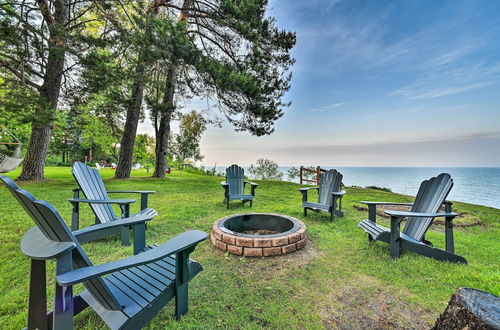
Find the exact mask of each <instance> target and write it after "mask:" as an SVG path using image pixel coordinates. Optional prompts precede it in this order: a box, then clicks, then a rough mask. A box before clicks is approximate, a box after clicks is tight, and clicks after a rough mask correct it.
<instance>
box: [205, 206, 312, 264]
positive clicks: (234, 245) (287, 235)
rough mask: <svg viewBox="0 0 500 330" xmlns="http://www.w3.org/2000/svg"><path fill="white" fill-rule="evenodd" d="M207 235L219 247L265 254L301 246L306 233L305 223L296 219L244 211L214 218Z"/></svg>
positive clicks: (226, 249) (233, 251) (272, 254)
mask: <svg viewBox="0 0 500 330" xmlns="http://www.w3.org/2000/svg"><path fill="white" fill-rule="evenodd" d="M210 238H211V240H212V243H213V244H214V245H215V246H216V247H217V248H219V249H220V250H222V251H227V252H230V253H232V254H236V255H244V256H247V257H262V256H264V257H267V256H277V255H280V254H286V253H290V252H293V251H295V250H298V249H301V248H302V247H304V245H305V244H306V238H307V235H306V226H305V225H304V223H303V222H302V221H300V220H299V219H296V218H293V217H289V216H286V215H281V214H272V213H244V214H235V215H230V216H228V217H225V218H221V219H219V220H217V221H215V222H214V224H213V228H212V233H211V235H210Z"/></svg>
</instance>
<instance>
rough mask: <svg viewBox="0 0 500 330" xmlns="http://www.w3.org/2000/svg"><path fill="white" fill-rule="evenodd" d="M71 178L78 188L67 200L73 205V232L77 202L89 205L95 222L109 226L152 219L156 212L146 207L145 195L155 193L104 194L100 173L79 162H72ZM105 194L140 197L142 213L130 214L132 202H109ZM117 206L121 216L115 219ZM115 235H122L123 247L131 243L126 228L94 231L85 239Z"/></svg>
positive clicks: (78, 205)
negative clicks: (137, 195)
mask: <svg viewBox="0 0 500 330" xmlns="http://www.w3.org/2000/svg"><path fill="white" fill-rule="evenodd" d="M72 174H73V177H74V178H75V180H76V182H77V183H78V186H79V187H78V188H75V189H73V192H74V196H73V198H72V199H70V200H69V201H70V202H71V204H73V216H72V219H71V230H73V231H76V230H78V229H79V226H80V224H79V223H80V203H88V204H89V205H90V207H91V209H92V211H93V212H94V214H95V218H96V220H95V221H96V223H110V222H113V221H124V219H129V218H134V217H137V216H149V217H150V218H151V219H152V218H153V217H155V216H157V215H158V213H157V212H156V211H155V210H154V209H152V208H149V207H148V196H149V195H150V194H154V193H155V192H154V191H144V190H123V191H107V190H106V187H105V186H104V182H103V181H102V178H101V175H100V174H99V171H98V170H96V169H95V168H92V167H90V166H87V165H85V164H83V163H82V162H75V163H74V164H73V169H72ZM80 191H82V192H83V194H84V195H85V199H81V198H80V195H79V194H80ZM108 193H127V194H130V193H136V194H140V195H141V210H140V211H139V212H137V213H135V214H132V215H131V214H130V204H132V203H134V202H135V199H110V198H109V196H108ZM113 204H117V205H119V207H120V209H121V212H122V214H121V217H118V216H116V214H115V212H114V210H113V207H112V205H113ZM117 232H120V233H121V239H122V243H123V245H129V244H130V230H129V227H128V226H122V227H114V228H113V229H112V230H111V229H110V230H108V231H99V232H95V233H94V234H93V235H90V236H88V237H87V239H88V240H94V239H98V238H102V237H106V236H109V235H113V234H115V233H117ZM80 242H82V241H80Z"/></svg>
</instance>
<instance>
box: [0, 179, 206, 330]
mask: <svg viewBox="0 0 500 330" xmlns="http://www.w3.org/2000/svg"><path fill="white" fill-rule="evenodd" d="M0 179H1V181H3V183H4V184H5V185H6V186H7V187H8V188H9V190H11V192H12V193H13V195H14V196H15V197H16V199H17V200H18V201H19V202H20V204H21V205H22V206H23V207H24V209H25V210H26V211H27V212H28V214H29V215H30V216H31V218H32V219H33V220H34V222H35V224H36V226H35V227H33V228H31V229H30V230H29V231H28V232H27V233H26V234H25V235H24V237H23V239H22V241H21V250H22V252H23V253H24V254H25V255H26V256H28V257H30V258H31V272H30V291H29V309H28V329H48V328H52V329H61V330H62V329H64V330H66V329H72V328H73V317H74V316H75V315H77V314H79V313H80V312H81V311H83V310H84V309H85V308H86V307H88V306H90V307H91V308H92V309H93V310H94V311H95V312H96V313H97V314H98V315H99V317H100V318H101V319H102V320H103V321H104V322H105V323H106V324H107V325H108V326H109V327H110V328H111V329H140V328H142V327H143V326H145V325H146V324H147V323H148V322H149V321H150V320H151V319H152V318H153V317H154V316H155V315H156V314H158V313H159V312H160V310H161V309H162V308H163V306H165V305H166V304H167V303H168V302H169V301H170V300H171V299H172V298H174V297H175V307H176V312H175V313H176V316H177V318H178V319H179V318H180V317H181V316H182V315H184V314H185V313H187V309H188V282H189V281H190V280H191V279H192V278H193V277H194V276H196V274H198V273H199V272H200V271H201V270H202V268H201V266H200V264H199V263H197V262H195V261H193V260H190V259H189V254H190V253H191V252H193V250H194V249H195V247H196V245H197V244H198V243H199V242H201V241H203V240H205V239H206V238H207V235H206V234H205V233H204V232H201V231H198V230H191V231H187V232H185V233H183V234H180V235H178V236H176V237H174V238H172V239H170V240H169V241H167V242H166V243H164V244H162V245H160V246H156V245H150V246H148V247H143V249H142V250H141V253H139V254H137V255H134V256H132V257H129V258H125V259H122V260H118V261H114V262H110V263H106V264H101V265H93V264H92V262H91V261H90V259H89V258H88V257H87V255H86V254H85V252H84V250H83V249H82V247H81V246H80V243H79V241H78V239H77V238H76V237H75V235H74V234H73V233H72V232H71V230H70V229H69V228H68V227H67V225H66V223H65V222H64V220H63V219H62V218H61V216H60V215H59V213H58V212H57V210H56V209H55V208H54V207H53V206H52V205H51V204H49V203H47V202H46V201H43V200H37V199H35V197H33V195H31V194H30V193H29V192H27V191H26V190H23V189H19V187H17V188H16V186H14V185H12V183H13V182H12V180H10V179H9V178H7V177H6V176H0ZM145 221H146V220H145V218H143V219H142V220H141V219H139V218H135V220H133V221H132V220H127V221H126V222H127V225H130V226H132V227H134V235H135V233H136V229H137V228H142V231H143V230H144V227H145ZM106 225H108V226H120V225H118V224H116V222H115V223H109V224H106ZM92 227H93V226H92ZM138 232H140V231H138ZM137 240H138V241H141V236H140V235H139V236H138V237H137ZM134 243H135V239H134ZM142 243H144V242H142ZM51 259H55V261H56V274H55V285H56V288H55V300H54V310H53V311H51V312H49V313H47V293H46V260H51ZM79 283H81V284H83V286H84V287H85V290H84V291H83V292H81V293H80V294H78V295H75V294H73V286H74V285H76V284H79Z"/></svg>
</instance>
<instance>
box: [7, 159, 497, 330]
mask: <svg viewBox="0 0 500 330" xmlns="http://www.w3.org/2000/svg"><path fill="white" fill-rule="evenodd" d="M101 173H102V175H103V176H104V177H105V184H106V186H107V187H108V189H110V190H120V189H141V190H156V191H157V192H158V193H157V194H156V195H153V196H151V199H150V205H151V206H152V207H154V208H155V209H156V210H157V211H158V213H159V214H160V215H159V216H158V217H157V218H156V219H154V220H153V221H152V222H151V223H150V224H149V226H148V232H147V241H148V243H162V242H164V241H166V240H168V239H169V238H171V237H173V236H175V235H176V234H179V233H181V232H183V231H185V230H188V229H200V230H203V231H205V232H208V231H209V230H210V228H211V225H212V223H213V222H214V221H215V220H216V219H218V218H220V217H223V216H226V215H229V214H233V213H240V212H246V211H250V209H249V207H248V204H245V205H244V206H243V205H242V204H241V203H238V202H232V204H231V208H230V209H229V210H226V207H225V205H224V204H223V203H222V199H223V191H222V189H221V187H220V186H219V182H220V181H221V178H218V177H211V176H203V175H197V174H191V173H187V172H179V171H174V172H173V174H172V175H169V176H168V177H167V179H165V180H157V179H151V178H146V176H147V174H146V173H145V171H142V170H141V171H133V178H132V179H130V180H124V181H117V180H113V179H112V176H113V172H112V171H111V170H107V169H105V170H102V172H101ZM17 174H18V173H17V172H14V173H10V176H11V177H16V176H17ZM46 177H47V178H48V181H46V182H42V183H21V186H22V187H23V188H24V189H27V190H28V191H30V192H31V193H33V194H34V195H35V196H36V197H37V198H39V199H45V200H47V201H49V202H50V203H52V204H53V205H54V206H55V207H56V208H57V209H58V210H59V212H60V213H61V214H62V216H63V218H64V219H65V220H66V221H67V223H68V224H69V221H70V219H71V207H70V204H69V203H68V202H67V199H68V198H71V194H72V192H71V189H72V188H74V186H75V182H74V180H73V178H72V177H71V174H70V168H55V167H49V168H47V169H46ZM259 183H260V186H259V188H258V189H257V191H256V199H255V202H254V207H253V209H252V211H255V212H276V213H283V214H287V215H290V216H294V217H297V218H299V219H301V220H303V221H304V222H305V223H306V225H307V228H308V234H309V237H310V242H309V243H308V245H307V246H306V248H304V249H303V250H301V251H298V252H296V253H294V254H291V255H288V256H281V257H275V258H240V257H236V256H233V255H227V254H224V253H223V252H222V251H219V250H217V249H215V248H214V247H213V246H212V245H211V243H210V242H209V240H207V241H206V242H204V243H202V244H200V245H199V246H198V248H197V249H196V251H195V252H194V253H193V254H192V258H194V259H196V260H198V261H199V262H200V263H201V264H202V266H203V268H204V271H203V272H201V273H200V274H199V275H198V276H197V277H196V278H195V279H194V280H193V281H192V282H191V284H190V292H189V294H190V305H189V308H190V310H189V313H188V315H187V316H185V317H184V318H183V319H182V320H181V321H179V322H176V321H175V320H174V316H173V314H174V308H173V304H172V303H169V304H168V305H167V306H166V307H165V308H164V309H163V310H162V311H161V312H160V313H159V314H158V315H157V316H156V317H155V318H154V319H153V320H152V322H151V323H150V325H149V328H151V329H157V328H164V327H169V328H174V329H176V328H178V329H185V328H205V329H210V328H249V329H253V328H262V327H270V328H289V327H293V328H330V327H344V326H347V327H355V328H384V327H407V328H422V327H426V326H429V325H431V324H432V323H433V322H434V320H435V319H436V317H437V316H438V315H439V314H440V313H441V312H442V311H443V310H444V308H445V307H446V304H447V302H448V300H449V298H450V296H451V294H452V293H453V292H454V291H455V289H456V288H458V287H474V288H478V289H481V290H486V291H489V292H492V293H494V294H496V295H500V284H499V283H500V267H499V260H500V258H499V256H500V243H499V240H498V238H499V234H500V231H499V228H500V226H499V219H500V210H499V209H494V208H489V207H484V206H478V205H471V204H465V203H458V202H457V203H455V204H454V210H456V211H459V212H460V213H462V214H464V215H465V217H464V219H465V220H466V221H469V220H470V219H479V220H480V221H479V225H474V226H468V227H467V226H464V227H459V228H457V229H456V231H455V244H456V252H457V253H458V254H461V255H463V256H464V257H465V258H466V259H467V260H468V261H469V264H468V265H456V264H449V263H445V262H438V261H435V260H432V259H429V258H425V257H422V256H419V255H416V254H413V253H403V255H402V257H401V258H400V259H398V260H392V259H391V258H390V257H389V249H388V245H387V244H384V243H380V242H379V243H375V244H368V242H367V239H366V236H365V235H364V233H363V232H362V230H361V229H359V228H357V224H358V222H359V221H360V220H362V219H364V218H366V212H363V211H359V210H357V209H356V208H354V207H353V205H359V201H360V200H387V201H389V200H390V201H397V202H411V201H412V197H409V196H404V195H399V194H395V193H391V192H385V191H381V190H376V189H363V188H347V194H346V195H345V197H344V203H343V206H344V213H345V215H344V217H343V218H335V221H334V222H333V223H332V222H329V214H327V213H319V214H315V213H313V212H311V214H310V215H308V216H307V217H304V216H303V214H302V209H301V207H300V200H301V197H300V194H299V192H298V191H297V188H298V187H299V186H298V185H297V184H294V183H289V182H271V181H267V182H266V181H264V182H259ZM122 197H123V198H125V197H126V196H120V198H122ZM131 197H134V196H131ZM313 198H314V197H313ZM135 204H137V205H135V206H134V207H135V208H137V207H138V203H135ZM83 209H84V210H83V214H82V216H81V219H82V223H83V225H84V226H85V225H90V224H91V223H92V221H93V216H92V215H91V213H90V211H89V210H88V208H86V207H85V208H83ZM379 219H380V222H381V223H382V224H385V225H387V219H384V218H381V217H379ZM0 221H1V223H2V226H0V237H2V243H1V244H0V255H1V264H0V272H1V274H2V276H1V277H0V292H2V296H3V298H2V304H1V307H0V328H2V329H13V328H20V327H24V326H26V315H27V305H28V285H29V259H28V258H27V257H25V256H24V255H23V254H22V253H21V251H20V249H19V242H20V240H21V237H22V236H23V235H24V233H25V232H26V231H27V230H28V229H29V228H30V227H32V226H33V223H32V220H31V219H30V218H29V217H28V216H27V215H26V214H25V212H24V210H23V209H22V208H21V207H20V206H19V205H18V204H17V202H16V201H15V200H14V198H13V197H12V196H11V195H10V193H9V192H8V191H7V189H5V188H3V187H2V188H0ZM459 221H460V220H459ZM467 223H468V222H467ZM472 223H473V221H472ZM426 238H427V239H429V240H431V241H432V242H433V243H434V245H435V246H438V247H441V248H443V247H444V232H443V226H441V225H437V226H434V227H433V228H432V229H431V230H430V232H429V233H428V235H427V237H426ZM83 248H84V250H85V251H86V253H87V254H88V255H89V257H90V259H91V260H92V261H93V262H94V264H99V263H103V262H108V261H113V260H116V259H117V258H123V257H126V256H129V255H131V253H132V250H131V247H122V246H120V243H119V240H118V238H117V237H112V238H109V239H104V240H100V241H97V242H92V243H87V244H84V246H83ZM53 272H54V265H53V263H52V262H51V263H49V269H48V273H49V276H48V278H49V285H48V290H49V297H50V299H52V297H53V287H54V285H53V276H52V274H53ZM79 290H82V287H77V288H76V291H79ZM49 304H50V302H49ZM75 322H76V327H77V328H83V329H95V328H102V327H104V324H103V323H102V321H101V320H100V319H99V318H98V317H97V315H96V314H95V313H94V312H93V311H92V310H90V309H87V310H85V311H84V312H83V313H81V314H80V315H78V316H77V317H76V321H75Z"/></svg>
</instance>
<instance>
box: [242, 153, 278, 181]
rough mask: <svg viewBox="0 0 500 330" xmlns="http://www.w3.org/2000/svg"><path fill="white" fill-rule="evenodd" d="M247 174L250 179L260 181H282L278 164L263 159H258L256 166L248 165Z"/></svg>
mask: <svg viewBox="0 0 500 330" xmlns="http://www.w3.org/2000/svg"><path fill="white" fill-rule="evenodd" d="M248 172H249V173H250V174H251V175H252V177H254V178H256V179H260V180H282V179H283V173H281V172H280V170H279V166H278V164H276V163H275V162H273V161H272V160H269V159H265V158H260V159H258V160H257V164H256V165H253V164H252V165H250V167H249V168H248Z"/></svg>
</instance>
